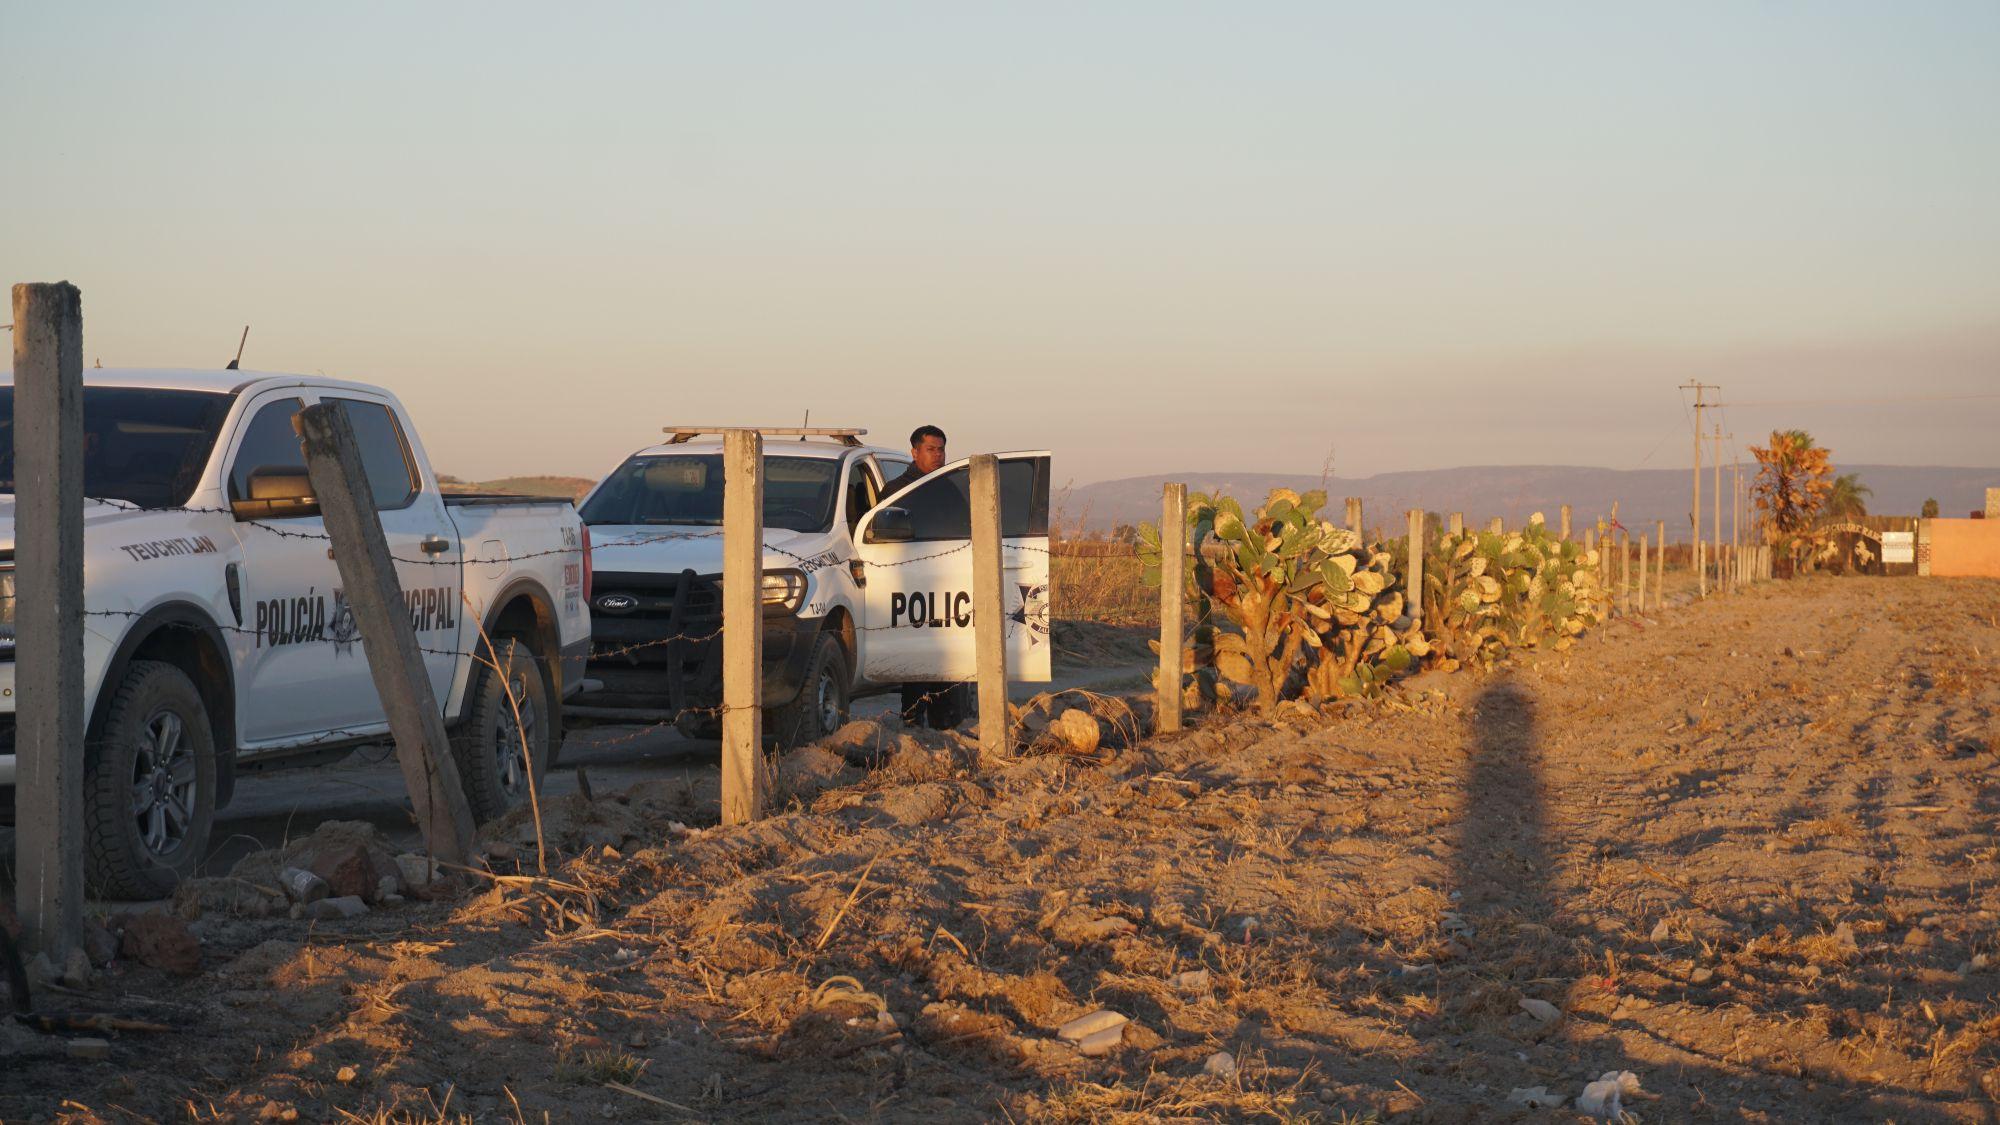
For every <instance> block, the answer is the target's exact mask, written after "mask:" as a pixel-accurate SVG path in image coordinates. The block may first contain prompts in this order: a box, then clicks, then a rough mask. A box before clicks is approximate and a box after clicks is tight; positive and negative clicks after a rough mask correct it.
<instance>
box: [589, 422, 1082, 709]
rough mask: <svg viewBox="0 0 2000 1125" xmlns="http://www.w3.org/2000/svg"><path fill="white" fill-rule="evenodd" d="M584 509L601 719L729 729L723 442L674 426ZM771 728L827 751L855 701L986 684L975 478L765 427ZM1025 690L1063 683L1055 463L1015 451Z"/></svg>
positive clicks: (1018, 635)
mask: <svg viewBox="0 0 2000 1125" xmlns="http://www.w3.org/2000/svg"><path fill="white" fill-rule="evenodd" d="M666 432H667V433H668V434H669V435H670V437H669V440H668V441H667V442H665V443H664V444H661V445H657V446H653V447H651V448H648V449H642V450H640V451H639V452H637V453H634V454H632V456H630V457H628V458H627V459H626V460H625V462H624V463H623V464H621V465H619V466H618V468H617V469H616V470H615V471H613V472H612V473H611V474H610V475H609V476H607V477H605V478H604V480H602V481H601V482H599V483H598V485H597V487H596V488H595V489H594V490H593V491H592V492H591V493H590V495H589V496H587V497H585V498H584V500H583V501H582V503H581V504H580V505H579V510H580V511H581V512H582V515H583V521H584V523H585V524H586V525H587V526H589V528H590V530H591V535H592V542H593V543H595V544H596V552H595V553H596V557H597V561H598V564H599V568H600V569H599V570H598V572H597V580H596V585H595V593H594V594H593V596H592V599H591V622H592V629H593V634H592V645H593V648H592V653H591V659H590V664H589V671H588V675H589V676H590V678H591V679H592V680H593V681H595V682H596V683H597V685H599V686H597V688H596V689H595V690H594V691H593V692H592V694H590V695H589V696H586V697H585V700H586V701H587V702H588V704H589V708H588V709H579V711H582V712H583V713H586V714H590V715H599V714H602V713H603V712H606V711H609V712H611V713H612V714H614V715H615V714H617V713H619V712H624V713H627V714H630V713H634V712H644V713H652V714H662V713H664V714H672V715H674V716H676V721H677V722H678V723H679V724H680V726H681V729H682V730H683V731H684V732H686V733H689V734H693V735H712V733H713V731H714V729H715V725H716V724H715V723H714V715H715V714H716V710H715V709H716V708H717V706H718V705H719V704H720V703H721V699H722V675H721V668H722V663H721V642H720V634H721V626H722V603H721V572H722V440H721V438H720V436H719V435H718V434H717V433H716V432H715V431H714V430H704V429H701V428H699V427H667V430H666ZM760 432H761V433H762V434H763V435H764V559H763V566H764V574H763V600H764V669H763V685H762V686H763V693H764V694H763V698H764V704H765V708H766V710H765V722H764V731H765V734H766V735H767V737H769V738H770V739H771V740H772V741H773V742H776V743H778V744H780V745H799V744H804V743H807V742H811V741H813V740H815V739H817V738H819V737H821V736H823V735H825V734H827V733H830V732H831V731H833V730H835V729H837V728H838V727H839V726H840V725H841V724H842V723H844V722H846V720H847V708H848V703H849V701H850V700H851V699H852V698H854V697H855V696H856V695H859V694H866V693H870V692H875V691H884V690H888V689H890V688H893V687H895V686H896V685H898V684H901V683H904V682H910V681H915V682H927V681H928V682H940V683H944V682H954V681H964V680H968V679H970V678H972V676H973V674H974V672H975V670H976V667H977V660H976V657H975V653H974V648H973V632H972V629H971V624H972V550H971V518H970V515H971V511H970V509H971V505H970V499H969V497H970V470H969V469H968V467H967V466H968V462H966V461H958V462H955V463H953V464H950V465H946V466H945V467H943V468H941V469H939V470H938V471H937V472H935V473H932V474H930V475H929V476H926V477H924V478H922V479H921V480H919V481H916V482H915V483H912V484H910V485H908V486H907V487H904V488H901V489H898V490H896V491H895V492H893V493H890V492H889V484H890V482H891V481H893V480H895V479H896V478H897V477H898V476H900V475H901V474H902V473H903V471H904V470H906V469H907V468H908V467H909V464H910V458H909V456H908V454H906V453H899V452H896V451H894V450H889V449H878V448H871V447H868V446H864V445H863V444H861V436H862V435H863V434H865V433H867V431H866V430H858V429H813V430H802V429H776V428H771V429H762V430H761V431H760ZM999 456H1000V492H1001V536H1002V539H1003V543H1004V549H1003V550H1002V552H1001V554H1002V564H1003V566H1004V568H1005V574H1004V578H1003V581H1002V584H1001V585H1002V590H1003V594H1004V599H1005V602H1006V612H1007V620H1006V623H1005V624H1006V629H1007V646H1008V648H1007V671H1008V676H1009V678H1011V679H1016V680H1025V681H1031V682H1043V681H1047V680H1048V678H1049V664H1050V661H1049V554H1048V547H1049V455H1048V453H1046V452H1042V451H1035V452H1026V453H1003V454H1000V455H999Z"/></svg>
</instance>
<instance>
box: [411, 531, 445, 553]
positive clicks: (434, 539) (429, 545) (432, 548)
mask: <svg viewBox="0 0 2000 1125" xmlns="http://www.w3.org/2000/svg"><path fill="white" fill-rule="evenodd" d="M417 546H419V547H421V548H423V551H424V554H426V555H442V554H444V553H445V552H446V551H449V550H451V540H449V539H446V538H445V537H444V536H442V535H426V536H424V538H423V541H422V542H420V543H418V544H417Z"/></svg>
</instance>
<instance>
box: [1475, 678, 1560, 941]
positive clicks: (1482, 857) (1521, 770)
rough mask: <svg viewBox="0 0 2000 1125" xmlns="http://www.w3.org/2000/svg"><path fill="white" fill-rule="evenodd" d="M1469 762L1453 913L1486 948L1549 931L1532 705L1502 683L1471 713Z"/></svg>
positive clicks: (1552, 912) (1551, 910)
mask: <svg viewBox="0 0 2000 1125" xmlns="http://www.w3.org/2000/svg"><path fill="white" fill-rule="evenodd" d="M1470 721H1471V725H1472V728H1473V729H1472V735H1473V746H1474V749H1473V758H1472V763H1471V766H1470V768H1469V770H1468V771H1467V774H1466V780H1465V789H1464V797H1463V805H1462V814H1461V815H1460V817H1459V819H1458V823H1459V836H1458V847H1457V851H1456V855H1455V858H1454V860H1453V872H1452V874H1453V881H1454V883H1455V885H1456V890H1457V892H1458V903H1457V913H1458V914H1459V915H1460V916H1461V918H1462V919H1463V920H1464V922H1465V923H1466V924H1467V925H1470V926H1473V927H1475V928H1479V929H1484V930H1486V931H1487V933H1486V935H1485V936H1486V940H1485V941H1484V942H1482V944H1483V945H1485V946H1486V947H1488V948H1495V947H1496V946H1504V945H1505V944H1506V936H1505V935H1506V932H1507V931H1510V930H1518V929H1519V928H1520V927H1521V926H1523V925H1526V926H1529V927H1534V928H1536V929H1537V930H1553V929H1554V928H1555V925H1556V921H1555V919H1556V905H1557V904H1556V902H1555V899H1554V892H1553V886H1552V872H1551V870H1550V867H1551V864H1552V862H1553V860H1552V858H1551V856H1550V851H1549V847H1548V842H1547V840H1546V838H1545V837H1546V833H1547V825H1546V823H1545V820H1546V814H1545V808H1546V804H1547V802H1546V799H1545V796H1544V794H1543V791H1542V751H1541V746H1540V744H1539V740H1538V738H1537V734H1536V717H1535V701H1534V699H1533V697H1532V696H1530V695H1529V694H1528V693H1527V692H1526V691H1525V690H1523V689H1522V688H1521V687H1520V686H1519V685H1517V684H1515V683H1513V682H1512V681H1510V680H1501V681H1498V682H1495V683H1493V684H1491V685H1489V686H1487V687H1486V688H1485V689H1484V690H1482V691H1481V692H1480V693H1479V697H1478V699H1477V700H1476V701H1474V703H1473V706H1472V712H1471V720H1470Z"/></svg>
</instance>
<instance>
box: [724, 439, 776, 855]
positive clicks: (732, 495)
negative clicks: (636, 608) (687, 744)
mask: <svg viewBox="0 0 2000 1125" xmlns="http://www.w3.org/2000/svg"><path fill="white" fill-rule="evenodd" d="M763 679H764V435H762V434H760V433H758V432H757V431H755V430H728V431H726V432H724V434H723V435H722V823H724V824H748V823H749V822H751V821H753V820H756V819H758V818H760V817H762V816H763V815H764V799H765V796H766V794H767V793H769V791H770V785H769V782H768V779H767V778H766V777H765V772H766V771H765V769H764V709H763V704H764V700H763Z"/></svg>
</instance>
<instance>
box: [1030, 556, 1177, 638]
mask: <svg viewBox="0 0 2000 1125" xmlns="http://www.w3.org/2000/svg"><path fill="white" fill-rule="evenodd" d="M1143 569H1144V568H1143V567H1141V566H1140V564H1139V556H1138V555H1137V554H1136V553H1134V551H1133V549H1132V546H1131V544H1129V543H1117V542H1113V541H1111V540H1108V539H1060V540H1052V541H1051V543H1050V558H1049V610H1050V613H1051V615H1052V616H1054V617H1056V618H1059V619H1061V620H1065V621H1100V622H1104V623H1106V624H1111V625H1152V624H1155V623H1157V622H1158V621H1159V620H1160V592H1159V590H1158V589H1156V588H1154V587H1150V586H1147V585H1146V584H1145V583H1144V582H1142V581H1141V580H1140V571H1141V570H1143Z"/></svg>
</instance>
